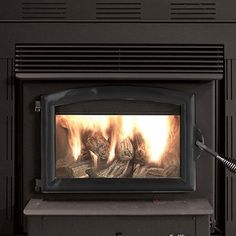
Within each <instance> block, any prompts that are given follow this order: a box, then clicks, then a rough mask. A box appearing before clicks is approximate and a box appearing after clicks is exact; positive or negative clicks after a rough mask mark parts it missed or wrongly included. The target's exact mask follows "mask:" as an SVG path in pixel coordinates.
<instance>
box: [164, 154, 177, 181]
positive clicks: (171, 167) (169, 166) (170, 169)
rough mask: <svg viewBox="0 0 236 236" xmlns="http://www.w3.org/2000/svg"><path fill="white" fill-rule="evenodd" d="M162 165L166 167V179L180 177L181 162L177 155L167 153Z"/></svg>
mask: <svg viewBox="0 0 236 236" xmlns="http://www.w3.org/2000/svg"><path fill="white" fill-rule="evenodd" d="M162 165H163V167H164V171H163V175H164V176H165V177H178V176H179V171H180V162H179V158H178V156H177V155H175V154H173V153H170V152H167V153H166V155H165V157H164V158H163V161H162Z"/></svg>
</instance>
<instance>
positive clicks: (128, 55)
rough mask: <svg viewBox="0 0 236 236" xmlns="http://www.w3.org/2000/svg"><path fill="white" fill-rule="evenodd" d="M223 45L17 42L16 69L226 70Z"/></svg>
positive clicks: (109, 70)
mask: <svg viewBox="0 0 236 236" xmlns="http://www.w3.org/2000/svg"><path fill="white" fill-rule="evenodd" d="M223 60H224V48H223V46H221V45H123V44H122V45H17V46H16V54H15V71H16V72H22V73H27V72H29V73H30V72H37V73H45V72H72V73H73V72H147V73H148V72H153V73H162V72H163V73H171V72H173V73H192V72H193V73H221V74H222V73H223Z"/></svg>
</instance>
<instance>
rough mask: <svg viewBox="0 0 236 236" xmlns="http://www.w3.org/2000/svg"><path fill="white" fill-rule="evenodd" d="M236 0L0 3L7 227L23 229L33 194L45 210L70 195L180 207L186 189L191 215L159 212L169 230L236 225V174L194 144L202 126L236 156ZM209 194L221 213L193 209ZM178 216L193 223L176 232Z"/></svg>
mask: <svg viewBox="0 0 236 236" xmlns="http://www.w3.org/2000/svg"><path fill="white" fill-rule="evenodd" d="M235 4H236V2H235V1H233V0H225V1H220V0H205V1H200V0H188V1H184V0H171V1H165V0H157V1H153V0H141V1H133V0H132V1H129V2H127V1H126V0H119V1H115V0H106V1H100V0H91V1H85V0H79V1H76V0H59V1H56V0H50V1H49V0H27V1H14V4H12V2H11V1H0V35H1V36H2V37H1V39H0V49H1V50H0V51H1V57H0V83H1V86H0V106H1V112H0V129H1V131H2V139H1V142H0V167H1V168H0V175H1V178H0V188H1V193H0V209H1V210H0V232H1V234H2V235H7V236H9V235H10V236H12V235H27V233H28V227H27V225H28V223H29V222H27V217H26V216H25V215H24V213H23V211H24V209H25V206H26V205H27V203H28V202H29V201H30V200H32V199H42V200H39V201H38V200H37V201H33V203H35V205H34V204H33V205H31V206H36V207H35V209H36V211H37V209H38V208H37V204H38V203H40V204H41V203H42V204H44V203H46V204H45V205H44V206H45V208H44V209H45V212H46V211H47V207H48V206H49V205H50V207H52V205H54V202H56V201H57V200H63V201H67V202H66V203H65V204H64V203H63V204H61V202H60V201H58V203H57V204H58V205H57V206H63V207H64V206H66V207H68V208H70V207H71V204H70V203H71V201H68V200H72V199H71V198H73V201H78V202H79V203H81V204H78V207H81V205H83V204H82V201H81V202H80V200H81V199H83V200H85V199H86V200H87V199H89V200H91V199H96V200H98V199H99V200H101V201H107V200H111V199H112V200H114V199H116V200H121V199H122V200H126V201H127V202H128V200H129V199H132V200H135V201H136V200H142V201H143V200H145V201H149V200H150V201H152V204H154V205H155V206H159V205H158V203H161V202H165V204H166V205H165V206H169V209H170V211H171V212H172V213H173V214H175V211H174V209H175V208H174V207H173V206H176V204H175V202H176V201H180V202H181V204H180V205H178V206H179V207H178V209H179V212H181V209H182V206H186V202H185V201H187V202H188V203H189V204H190V205H188V204H187V205H188V206H187V209H188V211H185V212H187V213H188V214H189V215H188V216H186V219H187V221H184V223H183V222H182V220H181V219H179V215H178V216H176V217H173V218H172V219H173V221H169V219H167V218H165V217H164V214H165V213H166V212H164V211H161V214H160V216H158V219H160V221H159V223H160V222H163V224H162V223H160V224H159V225H161V226H163V228H164V230H165V234H166V235H168V234H174V235H177V234H180V233H182V234H184V233H185V235H191V236H192V235H194V236H195V235H197V236H199V234H200V235H204V233H202V232H208V230H209V228H210V227H211V229H212V232H214V233H215V234H216V235H217V234H218V235H226V236H234V234H235V233H234V232H235V230H236V228H235V227H236V224H235V220H236V207H235V206H236V198H235V194H236V190H235V189H236V188H235V183H236V182H235V175H234V174H232V173H231V172H229V171H228V169H225V168H224V167H223V166H222V164H221V163H220V162H218V161H217V160H215V159H214V158H212V157H211V156H209V154H207V153H206V152H201V156H200V157H199V152H200V150H199V148H197V149H196V145H195V142H196V140H197V139H198V138H199V136H198V134H199V133H198V129H197V128H199V130H201V132H200V133H201V134H202V135H203V136H204V140H205V144H206V145H207V146H208V147H209V148H210V149H212V150H214V151H215V152H214V153H219V154H221V155H222V156H223V157H228V158H235V156H236V151H235V150H236V149H235V145H236V141H235V140H236V139H235V135H236V125H235V121H236V120H235V117H236V110H235V104H236V103H235V99H236V83H235V73H236V63H235V58H236V47H235V41H236V39H235V38H236V36H235V32H236V27H235V26H236V25H235V23H236V21H235V16H236V7H235ZM196 127H197V128H196ZM196 133H197V136H196ZM201 134H200V135H201ZM202 147H203V146H202ZM212 153H213V152H212ZM214 153H213V154H214ZM198 157H199V158H198ZM234 160H235V159H234ZM198 199H203V200H204V201H198ZM48 200H50V201H48ZM169 202H170V203H171V204H169ZM196 202H197V204H195V203H196ZM203 202H205V203H206V202H209V204H210V205H211V206H212V208H213V209H214V213H213V214H212V212H211V211H210V210H209V211H207V213H206V212H205V213H204V214H205V216H204V217H203V218H204V221H195V220H194V217H192V215H191V214H193V213H196V212H197V211H195V212H194V211H192V206H199V204H200V205H201V206H204V204H203ZM99 203H100V202H99ZM140 204H142V202H141V203H140ZM88 205H89V203H88ZM138 205H139V204H138ZM93 206H94V205H91V208H93ZM97 206H100V205H99V204H98V205H97ZM108 206H110V205H109V204H108ZM127 206H129V202H128V203H127V205H125V206H124V208H125V209H126V208H127ZM149 206H150V208H151V205H149ZM208 206H209V205H208ZM91 208H90V209H91ZM100 208H102V207H100ZM108 208H109V207H108ZM163 208H164V207H163ZM210 208H211V207H209V208H207V209H210ZM96 209H97V208H96ZM142 209H143V208H142ZM63 210H64V209H62V208H61V213H63ZM69 210H70V209H69ZM172 210H173V211H172ZM68 212H69V213H68V214H70V213H71V212H70V211H68ZM74 212H76V210H75V211H74ZM139 212H140V213H142V210H140V211H139ZM144 212H145V211H144ZM37 214H38V215H40V210H39V211H38V213H37ZM109 214H110V213H109ZM127 214H129V213H127ZM209 214H210V219H211V220H210V222H209ZM40 217H41V218H40V219H41V220H42V221H44V222H48V221H47V220H50V219H48V218H47V217H42V216H40ZM138 218H139V217H137V219H138ZM65 219H67V220H66V221H67V222H77V220H72V221H70V219H69V218H68V217H67V216H65ZM129 219H132V217H131V218H129ZM139 219H140V218H139ZM165 219H167V221H165ZM162 220H163V221H162ZM121 221H122V222H124V221H123V220H122V219H121V220H120V221H119V222H121ZM180 221H181V222H182V224H180V225H181V226H182V225H183V227H182V228H184V226H186V227H188V226H189V225H191V230H190V231H188V232H187V231H186V232H181V231H177V230H176V232H167V231H168V229H169V226H170V225H173V224H175V225H176V228H180V225H179V224H178V223H177V222H180ZM58 222H64V218H63V220H61V221H57V220H55V227H54V230H57V229H59V227H58V226H59V225H60V224H59V223H58ZM83 222H86V219H85V221H83ZM98 222H100V221H98ZM114 222H115V224H116V225H118V224H117V223H116V221H115V220H114ZM127 222H129V220H127ZM147 222H148V221H147ZM172 222H173V224H172ZM186 222H189V223H186ZM135 223H136V222H135ZM38 225H42V224H40V223H39V224H38ZM74 225H75V226H76V230H78V231H79V228H78V227H77V224H76V223H75V224H74ZM85 225H86V224H85ZM112 225H113V224H112ZM134 225H135V224H134ZM142 225H144V224H142ZM145 225H146V223H145ZM153 225H155V222H154V220H153ZM159 225H158V226H157V228H159ZM35 226H36V225H33V227H31V229H33V230H34V231H35V232H37V233H38V232H39V231H37V226H36V227H35ZM60 226H61V227H64V226H65V224H63V223H62V224H61V225H60ZM67 226H68V228H69V229H70V228H71V229H73V227H70V226H71V224H70V223H68V225H67ZM87 228H91V230H93V227H91V225H88V227H87ZM94 228H96V227H94ZM110 228H112V226H110ZM144 228H145V227H144ZM146 228H148V227H147V226H146ZM202 228H204V229H205V230H204V231H201V229H202ZM218 229H219V230H218ZM132 230H133V229H132ZM85 231H86V229H85ZM151 231H152V229H150V232H151ZM75 232H77V231H75ZM119 232H121V233H123V232H124V231H122V230H121V229H120V228H119V229H118V230H117V233H119ZM140 232H145V231H140ZM190 232H191V233H190ZM95 233H96V234H97V232H95ZM115 233H116V232H113V231H112V229H111V231H110V232H109V233H107V235H115ZM155 233H156V232H154V233H153V234H155ZM42 234H43V233H42ZM123 234H124V235H129V233H126V234H125V233H123ZM133 234H134V233H133ZM160 234H161V233H160ZM165 234H164V233H163V235H165ZM209 234H210V233H208V235H209ZM104 235H106V234H105V233H104ZM131 235H132V234H131ZM134 235H136V234H134ZM150 235H151V233H150Z"/></svg>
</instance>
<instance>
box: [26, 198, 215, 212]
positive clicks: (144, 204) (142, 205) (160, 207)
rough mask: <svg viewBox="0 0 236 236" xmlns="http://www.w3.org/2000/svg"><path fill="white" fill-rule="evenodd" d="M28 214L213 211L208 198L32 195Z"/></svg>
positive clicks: (27, 208)
mask: <svg viewBox="0 0 236 236" xmlns="http://www.w3.org/2000/svg"><path fill="white" fill-rule="evenodd" d="M24 214H25V215H28V216H40V215H44V216H53V215H76V216H87V215H89V216H92V215H111V216H112V215H136V216H137V215H160V216H163V215H211V214H213V208H212V207H211V205H210V204H209V202H208V201H207V200H205V199H192V200H185V201H182V200H181V201H157V200H156V201H151V200H150V201H46V200H42V199H31V200H30V201H29V203H28V204H27V205H26V207H25V209H24Z"/></svg>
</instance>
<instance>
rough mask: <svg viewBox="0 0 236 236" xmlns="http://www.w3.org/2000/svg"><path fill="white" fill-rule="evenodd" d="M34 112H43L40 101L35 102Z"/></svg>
mask: <svg viewBox="0 0 236 236" xmlns="http://www.w3.org/2000/svg"><path fill="white" fill-rule="evenodd" d="M34 111H35V112H40V111H41V102H40V101H38V100H36V101H35V106H34Z"/></svg>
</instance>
